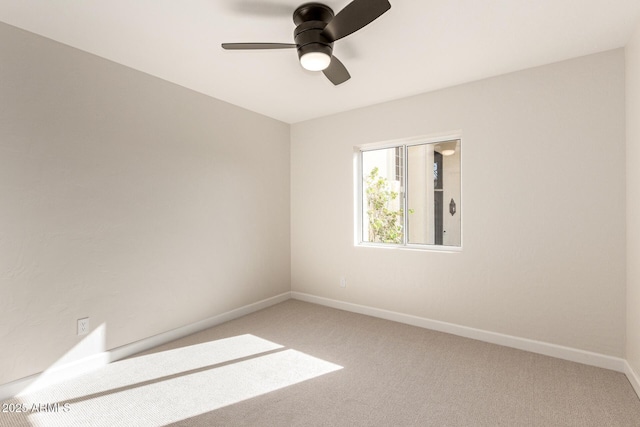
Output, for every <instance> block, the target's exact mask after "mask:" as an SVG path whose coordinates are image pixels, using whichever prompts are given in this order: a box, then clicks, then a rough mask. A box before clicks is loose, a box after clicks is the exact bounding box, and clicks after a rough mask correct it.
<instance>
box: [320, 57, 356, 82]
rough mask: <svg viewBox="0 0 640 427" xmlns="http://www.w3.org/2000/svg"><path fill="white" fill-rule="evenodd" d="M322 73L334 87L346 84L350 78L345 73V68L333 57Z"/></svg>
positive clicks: (346, 72) (347, 73)
mask: <svg viewBox="0 0 640 427" xmlns="http://www.w3.org/2000/svg"><path fill="white" fill-rule="evenodd" d="M322 72H323V73H324V75H325V76H327V78H328V79H329V80H330V81H331V83H333V84H334V85H336V86H338V85H339V84H341V83H344V82H346V81H347V80H349V79H350V78H351V75H350V74H349V72H348V71H347V68H346V67H345V66H344V64H343V63H342V62H340V60H339V59H338V58H336V57H335V56H332V57H331V63H330V64H329V66H328V67H327V68H326V69H324V70H323V71H322Z"/></svg>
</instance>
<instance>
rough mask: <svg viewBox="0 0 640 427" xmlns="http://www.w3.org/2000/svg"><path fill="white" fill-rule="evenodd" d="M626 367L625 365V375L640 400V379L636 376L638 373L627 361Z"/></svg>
mask: <svg viewBox="0 0 640 427" xmlns="http://www.w3.org/2000/svg"><path fill="white" fill-rule="evenodd" d="M624 365H625V370H624V373H625V374H626V375H627V378H628V379H629V382H630V383H631V386H632V387H633V389H634V390H635V391H636V394H637V395H638V397H639V398H640V377H639V376H638V374H636V372H635V371H634V370H633V368H632V367H631V365H629V362H627V361H626V360H625V362H624Z"/></svg>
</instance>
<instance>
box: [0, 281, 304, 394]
mask: <svg viewBox="0 0 640 427" xmlns="http://www.w3.org/2000/svg"><path fill="white" fill-rule="evenodd" d="M290 298H291V293H290V292H284V293H282V294H280V295H276V296H274V297H271V298H267V299H264V300H262V301H258V302H255V303H253V304H248V305H245V306H243V307H240V308H237V309H235V310H231V311H227V312H225V313H222V314H219V315H217V316H213V317H210V318H208V319H204V320H201V321H199V322H195V323H192V324H189V325H186V326H183V327H180V328H177V329H173V330H171V331H168V332H164V333H161V334H158V335H154V336H151V337H148V338H144V339H142V340H140V341H136V342H133V343H131V344H127V345H124V346H122V347H117V348H114V349H111V350H107V351H105V352H101V353H98V354H93V355H91V356H89V357H85V358H83V359H80V360H76V361H73V362H70V363H67V364H65V365H61V366H56V367H55V368H53V369H49V370H47V371H45V372H40V373H38V374H35V375H31V376H28V377H25V378H21V379H18V380H15V381H12V382H10V383H6V384H2V385H0V401H2V400H6V399H10V398H12V397H15V396H20V395H21V394H23V393H25V392H32V391H35V390H38V389H41V388H43V387H47V386H50V385H53V384H55V383H58V382H60V381H64V380H68V379H71V378H73V377H76V376H78V375H81V374H84V373H87V372H90V371H92V370H94V369H96V368H99V367H101V366H104V365H106V364H108V363H110V362H114V361H116V360H120V359H123V358H125V357H129V356H133V355H134V354H136V353H140V352H142V351H145V350H149V349H152V348H154V347H157V346H159V345H162V344H166V343H168V342H171V341H174V340H177V339H179V338H183V337H186V336H188V335H191V334H195V333H196V332H200V331H203V330H205V329H208V328H211V327H213V326H216V325H219V324H221V323H225V322H228V321H230V320H233V319H237V318H239V317H242V316H246V315H247V314H251V313H253V312H256V311H259V310H262V309H264V308H267V307H270V306H272V305H275V304H278V303H281V302H283V301H286V300H288V299H290ZM45 377H46V378H45Z"/></svg>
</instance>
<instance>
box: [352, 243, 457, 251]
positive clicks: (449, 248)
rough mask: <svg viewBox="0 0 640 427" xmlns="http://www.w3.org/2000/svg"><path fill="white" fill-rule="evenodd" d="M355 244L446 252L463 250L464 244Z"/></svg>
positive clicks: (364, 246)
mask: <svg viewBox="0 0 640 427" xmlns="http://www.w3.org/2000/svg"><path fill="white" fill-rule="evenodd" d="M355 246H356V247H359V248H379V249H395V250H401V251H419V252H445V253H460V252H462V246H441V245H394V244H390V243H367V242H360V243H356V244H355Z"/></svg>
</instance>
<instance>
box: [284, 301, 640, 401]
mask: <svg viewBox="0 0 640 427" xmlns="http://www.w3.org/2000/svg"><path fill="white" fill-rule="evenodd" d="M291 298H293V299H297V300H300V301H306V302H310V303H314V304H319V305H324V306H327V307H332V308H337V309H340V310H345V311H350V312H353V313H359V314H365V315H368V316H373V317H379V318H381V319H386V320H391V321H394V322H399V323H405V324H408V325H412V326H418V327H421V328H426V329H431V330H434V331H439V332H446V333H448V334H452V335H458V336H461V337H465V338H471V339H475V340H479V341H484V342H488V343H492V344H498V345H502V346H505V347H511V348H516V349H519V350H525V351H530V352H532V353H538V354H543V355H545V356H551V357H556V358H558V359H563V360H569V361H571V362H578V363H583V364H585V365H591V366H596V367H598V368H604V369H610V370H613V371H617V372H623V373H626V371H627V369H626V366H627V362H626V360H624V359H621V358H618V357H612V356H607V355H604V354H599V353H593V352H590V351H585V350H578V349H575V348H571V347H564V346H560V345H556V344H550V343H546V342H542V341H535V340H530V339H527V338H520V337H515V336H511V335H504V334H500V333H496V332H490V331H485V330H481V329H475V328H469V327H466V326H460V325H456V324H453V323H447V322H441V321H438V320H431V319H427V318H423V317H418V316H412V315H409V314H404V313H398V312H395V311H389V310H383V309H380V308H375V307H369V306H364V305H359V304H353V303H349V302H344V301H338V300H333V299H330V298H324V297H318V296H315V295H310V294H306V293H302V292H295V291H294V292H291ZM629 369H630V368H629ZM634 387H635V386H634ZM637 390H638V389H637V388H636V391H637Z"/></svg>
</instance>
